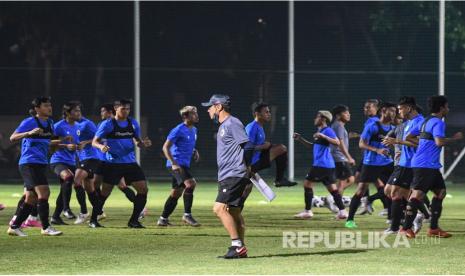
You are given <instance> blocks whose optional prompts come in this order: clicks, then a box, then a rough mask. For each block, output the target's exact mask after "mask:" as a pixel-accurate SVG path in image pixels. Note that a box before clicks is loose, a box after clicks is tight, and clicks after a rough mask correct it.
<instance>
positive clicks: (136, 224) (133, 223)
mask: <svg viewBox="0 0 465 276" xmlns="http://www.w3.org/2000/svg"><path fill="white" fill-rule="evenodd" d="M128 227H129V228H137V229H141V228H145V226H144V225H142V224H141V223H140V222H139V221H129V222H128Z"/></svg>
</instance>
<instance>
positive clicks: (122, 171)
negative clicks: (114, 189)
mask: <svg viewBox="0 0 465 276" xmlns="http://www.w3.org/2000/svg"><path fill="white" fill-rule="evenodd" d="M121 178H124V181H125V182H126V185H131V183H132V182H137V181H145V174H144V172H143V171H142V169H141V167H140V166H139V164H137V163H125V164H121V163H105V165H104V166H103V182H104V183H107V184H110V185H118V184H119V182H120V181H121Z"/></svg>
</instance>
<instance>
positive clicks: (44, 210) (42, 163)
mask: <svg viewBox="0 0 465 276" xmlns="http://www.w3.org/2000/svg"><path fill="white" fill-rule="evenodd" d="M30 114H31V117H29V118H27V119H25V120H23V121H22V122H21V124H20V125H19V126H18V128H17V129H16V130H15V131H14V133H13V134H12V135H11V137H10V141H11V142H16V141H19V140H22V141H21V157H20V159H19V172H20V173H21V176H22V177H23V180H24V188H25V190H26V191H25V193H26V198H25V201H24V202H23V203H22V205H21V207H20V210H19V212H18V215H17V217H16V219H15V221H14V222H13V223H12V225H11V226H10V227H9V228H8V231H7V233H8V234H9V235H15V236H27V235H26V234H25V233H24V232H23V231H22V230H21V224H22V223H23V222H24V221H25V220H26V218H27V217H28V216H29V214H30V212H31V209H32V208H33V206H35V205H37V209H38V212H39V217H40V220H41V223H42V230H41V233H42V235H47V236H58V235H61V234H62V232H61V231H58V230H56V229H55V228H53V227H52V226H50V223H49V220H48V216H49V204H48V198H49V196H50V188H49V186H48V181H47V176H46V171H47V165H48V148H49V145H50V140H51V138H52V136H53V135H54V133H53V121H52V120H51V119H50V117H51V116H52V104H51V102H50V98H47V97H38V98H35V99H34V100H33V101H32V109H31V111H30Z"/></svg>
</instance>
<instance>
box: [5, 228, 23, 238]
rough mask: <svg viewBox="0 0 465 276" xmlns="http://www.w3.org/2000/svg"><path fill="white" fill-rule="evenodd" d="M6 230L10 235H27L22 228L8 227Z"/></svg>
mask: <svg viewBox="0 0 465 276" xmlns="http://www.w3.org/2000/svg"><path fill="white" fill-rule="evenodd" d="M6 232H7V233H8V235H10V236H18V237H27V235H26V233H24V232H23V230H21V228H16V229H13V228H11V227H8V230H7V231H6Z"/></svg>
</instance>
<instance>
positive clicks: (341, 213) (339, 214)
mask: <svg viewBox="0 0 465 276" xmlns="http://www.w3.org/2000/svg"><path fill="white" fill-rule="evenodd" d="M348 216H349V215H348V214H347V211H346V210H339V211H338V212H337V215H336V219H347V217H348Z"/></svg>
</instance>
